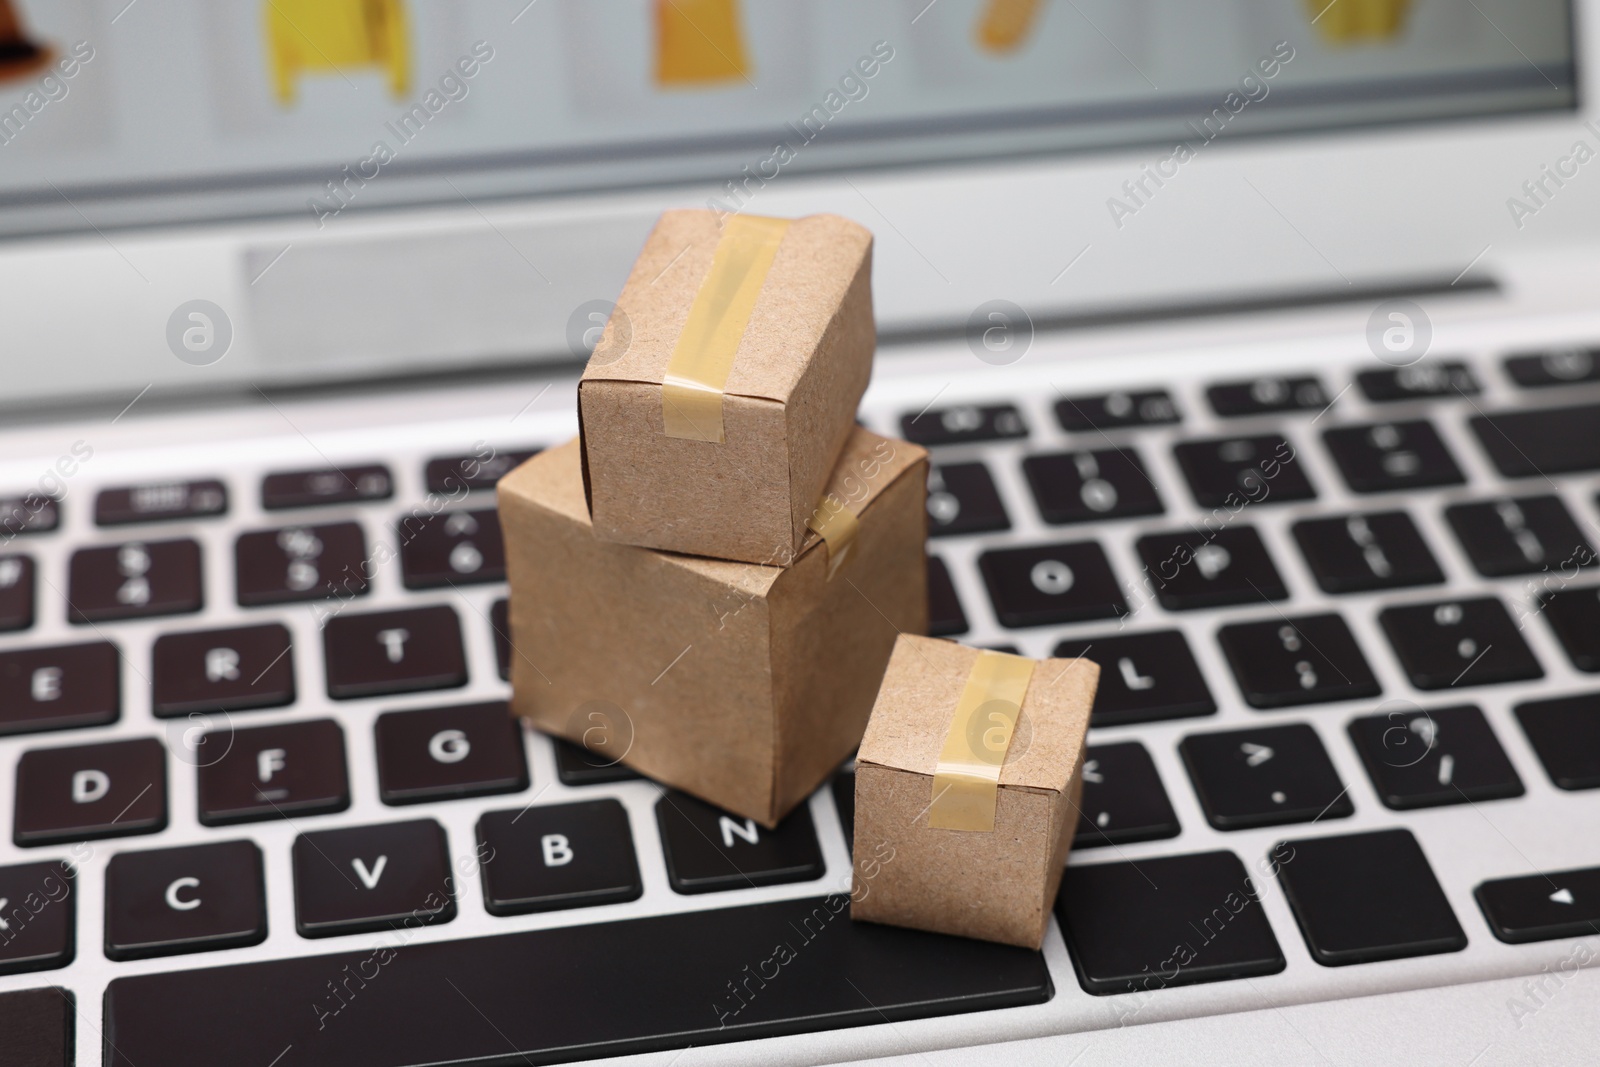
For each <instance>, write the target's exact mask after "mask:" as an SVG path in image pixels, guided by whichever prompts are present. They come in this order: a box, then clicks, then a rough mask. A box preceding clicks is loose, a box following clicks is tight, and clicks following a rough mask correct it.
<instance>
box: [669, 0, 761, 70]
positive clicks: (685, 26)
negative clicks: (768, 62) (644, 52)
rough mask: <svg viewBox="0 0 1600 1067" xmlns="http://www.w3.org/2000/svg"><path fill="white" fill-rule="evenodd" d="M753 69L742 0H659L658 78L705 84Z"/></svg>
mask: <svg viewBox="0 0 1600 1067" xmlns="http://www.w3.org/2000/svg"><path fill="white" fill-rule="evenodd" d="M749 73H750V57H749V55H748V53H747V52H746V51H745V47H744V31H743V28H742V27H741V26H740V25H739V3H738V0H656V82H657V83H658V84H660V85H703V84H706V83H712V82H725V81H733V80H735V79H738V78H743V77H745V76H746V75H747V74H749Z"/></svg>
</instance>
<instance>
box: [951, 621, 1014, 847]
mask: <svg viewBox="0 0 1600 1067" xmlns="http://www.w3.org/2000/svg"><path fill="white" fill-rule="evenodd" d="M1033 666H1034V661H1033V660H1031V659H1027V658H1025V657H1022V656H1010V655H1007V654H1006V653H1004V652H990V651H988V650H984V651H981V652H979V653H978V660H977V662H976V663H974V664H973V665H972V673H971V674H969V675H967V684H966V687H965V688H964V689H963V690H962V691H961V699H960V700H959V701H957V702H956V713H955V718H953V719H952V720H951V721H950V732H949V733H948V734H946V735H945V738H944V748H943V749H942V750H940V752H939V763H938V766H937V767H935V768H934V772H933V802H932V803H931V804H929V805H928V825H929V826H933V827H937V828H939V829H941V830H970V831H974V832H978V833H992V832H993V831H994V809H995V803H996V801H997V799H998V797H999V792H1000V768H1001V767H1002V766H1003V765H1004V764H1005V761H1006V753H1007V752H1008V751H1009V750H1010V749H1011V738H1012V735H1013V734H1014V733H1015V732H1016V729H1017V718H1018V716H1020V715H1021V714H1022V699H1023V697H1024V696H1026V695H1027V692H1028V681H1029V680H1030V679H1031V678H1032V677H1033Z"/></svg>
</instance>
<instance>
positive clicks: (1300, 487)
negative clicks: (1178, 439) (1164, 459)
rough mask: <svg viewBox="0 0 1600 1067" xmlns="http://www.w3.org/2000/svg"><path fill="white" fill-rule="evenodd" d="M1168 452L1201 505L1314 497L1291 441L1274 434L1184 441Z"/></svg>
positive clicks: (1234, 505)
mask: <svg viewBox="0 0 1600 1067" xmlns="http://www.w3.org/2000/svg"><path fill="white" fill-rule="evenodd" d="M1172 451H1173V453H1174V454H1175V455H1176V456H1177V457H1178V465H1179V466H1180V467H1182V468H1183V475H1184V477H1185V478H1187V479H1188V481H1189V491H1190V492H1192V493H1193V494H1194V498H1195V501H1196V502H1197V503H1198V504H1199V505H1200V506H1201V507H1203V508H1227V509H1229V510H1230V511H1238V510H1239V509H1240V508H1243V507H1246V506H1248V505H1251V504H1287V503H1290V502H1292V501H1295V500H1315V499H1316V498H1317V491H1316V490H1315V489H1313V488H1312V487H1311V482H1310V481H1309V480H1307V478H1306V474H1305V471H1304V470H1303V469H1302V468H1301V466H1300V462H1299V458H1298V456H1297V455H1296V453H1295V450H1294V446H1293V445H1291V444H1289V442H1288V441H1286V440H1285V439H1284V438H1282V437H1280V436H1278V435H1277V434H1266V435H1264V436H1260V437H1226V438H1220V439H1213V440H1209V441H1185V442H1182V443H1181V444H1177V445H1174V446H1173V448H1172Z"/></svg>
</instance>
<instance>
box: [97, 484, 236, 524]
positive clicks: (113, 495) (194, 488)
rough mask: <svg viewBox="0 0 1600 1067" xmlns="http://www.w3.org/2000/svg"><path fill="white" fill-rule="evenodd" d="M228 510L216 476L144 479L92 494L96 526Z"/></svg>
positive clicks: (205, 515) (201, 516)
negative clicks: (172, 479) (186, 479)
mask: <svg viewBox="0 0 1600 1067" xmlns="http://www.w3.org/2000/svg"><path fill="white" fill-rule="evenodd" d="M227 511H228V487H227V486H225V485H223V484H222V483H221V482H219V481H217V480H216V479H215V478H206V479H203V480H201V481H193V482H146V483H145V484H143V485H129V486H123V487H121V488H118V489H102V490H100V493H99V495H97V496H96V497H95V498H94V521H95V525H96V526H125V525H127V524H128V523H134V522H164V521H169V520H172V519H206V518H210V517H212V516H213V515H225V514H227Z"/></svg>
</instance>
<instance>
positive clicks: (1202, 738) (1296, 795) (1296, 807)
mask: <svg viewBox="0 0 1600 1067" xmlns="http://www.w3.org/2000/svg"><path fill="white" fill-rule="evenodd" d="M1178 752H1179V754H1180V755H1182V756H1183V764H1184V766H1185V767H1186V768H1188V771H1189V778H1190V779H1191V780H1192V781H1193V782H1194V790H1195V793H1196V794H1198V795H1199V797H1200V805H1201V807H1203V808H1204V809H1205V813H1206V821H1207V822H1209V823H1210V824H1211V825H1212V826H1214V827H1216V828H1217V829H1218V830H1243V829H1246V828H1249V827H1254V826H1276V825H1279V824H1281V823H1292V822H1317V821H1318V820H1319V819H1342V818H1344V817H1346V816H1348V815H1351V814H1352V813H1354V811H1355V808H1354V806H1353V805H1352V804H1351V803H1350V795H1349V793H1348V791H1347V790H1346V788H1345V786H1344V784H1343V783H1342V782H1340V781H1339V775H1338V772H1336V771H1335V770H1334V769H1333V764H1332V763H1331V762H1330V761H1329V760H1328V752H1327V750H1326V749H1325V748H1323V747H1322V742H1321V740H1319V739H1318V737H1317V732H1316V731H1315V730H1313V729H1312V728H1311V727H1310V726H1307V725H1305V724H1304V723H1296V724H1294V725H1292V726H1275V727H1268V728H1265V729H1260V730H1229V731H1226V732H1223V733H1214V734H1190V735H1189V736H1188V737H1185V738H1184V739H1183V741H1182V742H1181V743H1180V744H1179V745H1178Z"/></svg>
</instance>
